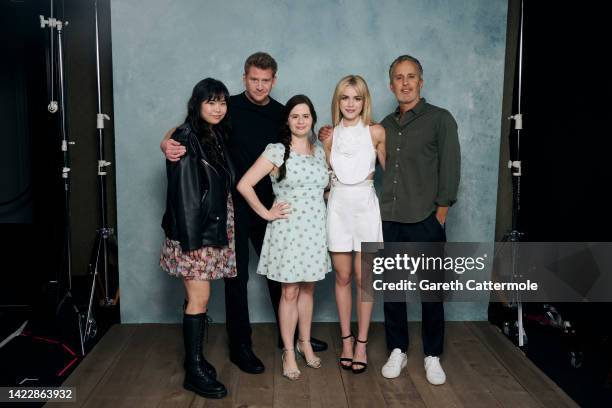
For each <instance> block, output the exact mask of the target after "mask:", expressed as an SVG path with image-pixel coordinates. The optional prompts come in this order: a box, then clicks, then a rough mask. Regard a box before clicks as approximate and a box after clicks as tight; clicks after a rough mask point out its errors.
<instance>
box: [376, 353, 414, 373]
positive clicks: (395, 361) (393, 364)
mask: <svg viewBox="0 0 612 408" xmlns="http://www.w3.org/2000/svg"><path fill="white" fill-rule="evenodd" d="M407 363H408V356H406V353H402V350H400V349H398V348H396V349H393V351H392V352H391V354H390V355H389V359H388V360H387V362H386V363H385V365H384V366H383V367H382V370H381V372H382V376H383V377H385V378H397V377H399V375H400V373H401V372H402V369H403V368H404V367H406V364H407Z"/></svg>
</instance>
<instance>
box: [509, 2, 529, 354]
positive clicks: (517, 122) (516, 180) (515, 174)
mask: <svg viewBox="0 0 612 408" xmlns="http://www.w3.org/2000/svg"><path fill="white" fill-rule="evenodd" d="M523 6H524V4H523V1H521V19H520V26H519V47H518V48H519V62H518V100H517V113H515V114H514V115H512V116H510V117H509V118H508V119H509V120H514V131H515V132H516V150H515V153H514V157H511V158H510V160H509V161H508V168H509V169H510V172H511V175H512V230H511V231H510V232H508V233H507V234H506V241H507V242H510V245H511V246H512V247H511V249H512V255H511V259H512V277H513V278H514V277H519V276H520V275H519V272H518V264H517V257H518V253H517V251H518V243H519V242H520V240H521V237H522V236H523V235H524V234H523V233H522V232H520V231H518V218H519V215H520V210H521V176H522V167H521V159H520V145H521V131H522V130H523V114H522V111H521V102H522V90H523V34H524V21H525V20H524V14H523V12H524V7H523ZM510 152H511V154H512V149H510ZM513 159H514V160H513ZM514 306H516V308H517V325H518V345H519V347H523V345H524V344H525V340H526V335H525V328H524V326H523V304H522V302H521V295H520V293H519V292H518V291H517V292H516V293H515V298H514V299H513V300H512V301H511V302H510V303H509V304H508V307H514Z"/></svg>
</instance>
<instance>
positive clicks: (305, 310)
mask: <svg viewBox="0 0 612 408" xmlns="http://www.w3.org/2000/svg"><path fill="white" fill-rule="evenodd" d="M314 286H315V284H314V282H301V283H300V294H299V296H298V315H299V319H298V325H299V329H300V331H299V334H300V335H299V338H300V339H301V340H303V341H301V342H300V350H301V351H302V352H304V356H305V357H306V361H313V360H315V359H316V358H317V356H316V355H315V354H314V351H312V346H311V344H310V329H311V326H312V308H313V298H314Z"/></svg>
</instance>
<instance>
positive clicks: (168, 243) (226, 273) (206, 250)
mask: <svg viewBox="0 0 612 408" xmlns="http://www.w3.org/2000/svg"><path fill="white" fill-rule="evenodd" d="M227 240H228V245H227V246H223V247H214V246H205V247H202V248H200V250H198V252H197V255H196V256H195V257H191V256H189V255H187V254H186V253H183V251H182V249H181V244H180V243H179V242H178V241H173V240H171V239H168V238H166V240H165V241H164V243H163V244H162V250H161V256H160V260H159V265H160V266H161V268H162V269H163V270H164V271H166V272H168V274H170V275H172V276H177V277H182V278H184V279H187V280H214V279H221V278H233V277H235V276H236V251H235V243H234V205H233V203H232V195H231V194H228V196H227Z"/></svg>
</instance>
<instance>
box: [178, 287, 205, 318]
mask: <svg viewBox="0 0 612 408" xmlns="http://www.w3.org/2000/svg"><path fill="white" fill-rule="evenodd" d="M183 283H184V284H185V292H187V299H188V303H187V308H186V309H185V314H188V315H195V314H199V313H206V310H207V308H208V300H209V299H210V282H209V281H201V280H193V279H183Z"/></svg>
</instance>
